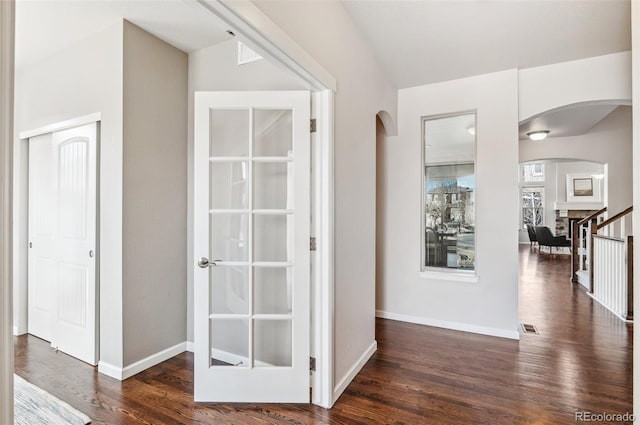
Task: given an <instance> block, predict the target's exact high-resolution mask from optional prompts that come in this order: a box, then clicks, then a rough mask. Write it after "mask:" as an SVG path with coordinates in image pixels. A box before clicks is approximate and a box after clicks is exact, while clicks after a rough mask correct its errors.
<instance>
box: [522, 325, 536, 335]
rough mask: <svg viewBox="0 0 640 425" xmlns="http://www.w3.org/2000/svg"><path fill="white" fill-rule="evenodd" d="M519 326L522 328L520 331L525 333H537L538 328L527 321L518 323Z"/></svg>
mask: <svg viewBox="0 0 640 425" xmlns="http://www.w3.org/2000/svg"><path fill="white" fill-rule="evenodd" d="M520 328H521V329H522V332H524V333H526V334H537V333H538V329H537V328H536V327H535V326H533V325H530V324H528V323H521V324H520Z"/></svg>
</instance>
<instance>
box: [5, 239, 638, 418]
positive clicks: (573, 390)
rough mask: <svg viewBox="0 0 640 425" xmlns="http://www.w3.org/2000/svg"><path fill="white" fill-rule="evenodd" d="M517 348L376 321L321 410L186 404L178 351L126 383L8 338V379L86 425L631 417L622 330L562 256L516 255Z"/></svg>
mask: <svg viewBox="0 0 640 425" xmlns="http://www.w3.org/2000/svg"><path fill="white" fill-rule="evenodd" d="M520 261H521V272H520V318H521V321H522V322H525V323H530V324H533V325H535V326H536V327H537V328H538V330H539V334H538V335H536V334H524V335H522V336H521V340H520V341H519V342H517V341H512V340H507V339H501V338H493V337H487V336H481V335H474V334H470V333H463V332H455V331H449V330H444V329H438V328H431V327H426V326H420V325H413V324H409V323H402V322H395V321H390V320H380V319H379V320H378V321H377V323H376V339H377V340H378V351H377V353H376V354H375V355H374V356H373V357H372V359H371V360H370V361H369V362H368V363H367V364H366V366H365V367H364V369H363V370H362V372H361V373H360V374H359V375H358V376H357V378H356V379H355V380H354V382H352V383H351V385H349V387H348V388H347V390H346V391H345V393H344V394H343V396H342V397H341V398H340V399H339V400H338V402H337V403H336V405H335V407H334V408H333V409H331V410H324V409H322V408H318V407H315V406H312V405H272V404H270V405H246V404H209V405H204V404H195V403H194V402H193V400H192V382H193V373H192V366H193V357H192V355H191V354H189V353H184V354H181V355H178V356H176V357H174V358H173V359H171V360H168V361H166V362H164V363H162V364H160V365H158V366H155V367H153V368H151V369H148V370H146V371H144V372H142V373H140V374H138V375H136V376H134V377H132V378H130V379H127V380H126V381H124V382H119V381H117V380H115V379H111V378H108V377H105V376H101V375H99V374H98V373H97V372H96V371H95V369H94V368H92V367H90V366H87V365H85V364H83V363H81V362H79V361H77V360H75V359H73V358H71V357H69V356H67V355H65V354H62V353H56V352H53V351H52V350H51V349H50V348H49V345H48V344H47V343H46V342H44V341H41V340H39V339H37V338H34V337H30V336H22V337H18V338H16V351H15V354H16V356H15V364H16V373H18V374H19V375H21V376H22V377H24V378H25V379H27V380H28V381H30V382H33V383H34V384H36V385H38V386H40V387H42V388H44V389H45V390H47V391H49V392H51V393H52V394H54V395H56V396H58V397H60V398H61V399H63V400H65V401H67V402H68V403H70V404H71V405H73V406H74V407H76V408H77V409H79V410H81V411H82V412H84V413H86V414H88V415H89V416H90V417H91V418H93V423H94V424H191V423H198V424H214V423H216V424H217V423H220V424H277V423H286V424H298V423H300V424H324V423H335V424H372V423H396V424H401V423H404V424H418V423H420V424H565V423H566V424H574V423H575V416H574V415H575V412H576V411H590V412H593V413H603V412H607V413H625V412H631V410H632V401H631V400H632V393H631V387H632V373H631V370H632V345H631V344H632V327H631V326H630V325H626V324H624V323H623V322H621V321H620V320H619V319H617V318H616V317H614V316H613V315H612V314H611V313H609V312H608V311H607V310H606V309H604V308H603V307H601V306H600V305H598V304H597V303H594V302H593V301H592V300H591V299H590V298H589V296H588V295H587V294H586V293H585V292H584V291H583V290H582V289H580V288H577V287H575V286H574V285H572V284H570V283H569V281H568V275H569V259H568V256H559V255H558V256H550V255H547V254H542V255H538V254H537V253H534V254H531V253H530V252H529V247H528V246H526V247H524V246H523V247H521V250H520Z"/></svg>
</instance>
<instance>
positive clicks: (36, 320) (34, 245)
mask: <svg viewBox="0 0 640 425" xmlns="http://www.w3.org/2000/svg"><path fill="white" fill-rule="evenodd" d="M53 156H54V152H53V135H52V134H51V133H49V134H43V135H41V136H36V137H32V138H31V139H29V259H28V261H29V271H28V273H29V274H28V276H29V289H28V293H27V296H28V328H29V333H30V334H32V335H35V336H37V337H38V338H42V339H44V340H45V341H51V340H52V339H53V324H54V322H55V320H56V315H57V288H56V285H57V282H56V281H57V274H58V270H57V258H56V248H55V239H56V235H55V233H56V232H55V227H56V222H57V221H58V217H57V212H58V211H57V208H56V199H55V198H56V197H55V193H56V186H55V185H56V178H55V175H56V173H55V164H54V162H53Z"/></svg>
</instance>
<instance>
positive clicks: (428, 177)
mask: <svg viewBox="0 0 640 425" xmlns="http://www.w3.org/2000/svg"><path fill="white" fill-rule="evenodd" d="M471 130H473V131H471ZM424 142H425V164H424V198H423V204H424V205H423V207H424V221H423V223H424V233H425V234H424V249H423V252H424V256H423V267H424V268H431V267H438V268H447V269H458V270H474V269H475V190H476V181H475V114H465V115H456V116H448V117H442V118H435V119H425V120H424Z"/></svg>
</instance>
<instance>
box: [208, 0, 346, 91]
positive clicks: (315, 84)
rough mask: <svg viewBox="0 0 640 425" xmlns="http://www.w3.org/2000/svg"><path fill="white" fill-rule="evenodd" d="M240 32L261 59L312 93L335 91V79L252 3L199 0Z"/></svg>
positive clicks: (239, 35)
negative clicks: (287, 72) (289, 74)
mask: <svg viewBox="0 0 640 425" xmlns="http://www.w3.org/2000/svg"><path fill="white" fill-rule="evenodd" d="M196 1H197V2H198V3H199V4H200V5H201V6H202V7H203V8H205V9H206V10H208V11H209V12H211V13H213V14H214V15H216V16H217V17H218V18H219V19H221V20H222V21H223V22H224V23H226V24H228V25H230V26H231V28H232V29H233V30H234V31H237V33H238V38H239V39H240V40H241V41H242V42H243V43H245V44H247V45H249V47H251V49H253V50H255V51H256V52H257V53H258V54H259V55H260V56H262V57H269V58H270V59H272V60H274V61H276V62H277V63H279V64H281V65H283V66H284V67H285V69H288V70H290V71H291V72H292V73H294V74H295V75H296V77H298V78H299V79H300V80H302V81H303V82H305V83H306V84H308V85H310V88H312V89H313V90H324V89H331V90H333V91H336V87H337V83H336V79H335V77H333V75H331V74H330V73H329V72H328V71H327V70H325V69H324V67H322V65H320V64H319V63H318V62H317V61H316V60H315V59H314V58H313V57H312V56H311V55H310V54H309V53H307V52H306V51H305V50H304V49H303V48H302V47H300V45H299V44H298V43H296V42H295V41H294V40H293V39H292V38H291V37H290V36H289V35H288V34H287V33H286V32H285V31H284V30H282V28H280V27H279V26H278V25H276V23H275V22H273V21H272V20H271V19H270V18H269V17H268V16H267V15H265V14H264V13H263V12H262V10H260V8H258V6H256V5H255V4H253V3H252V2H251V1H250V0H233V1H230V0H196Z"/></svg>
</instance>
